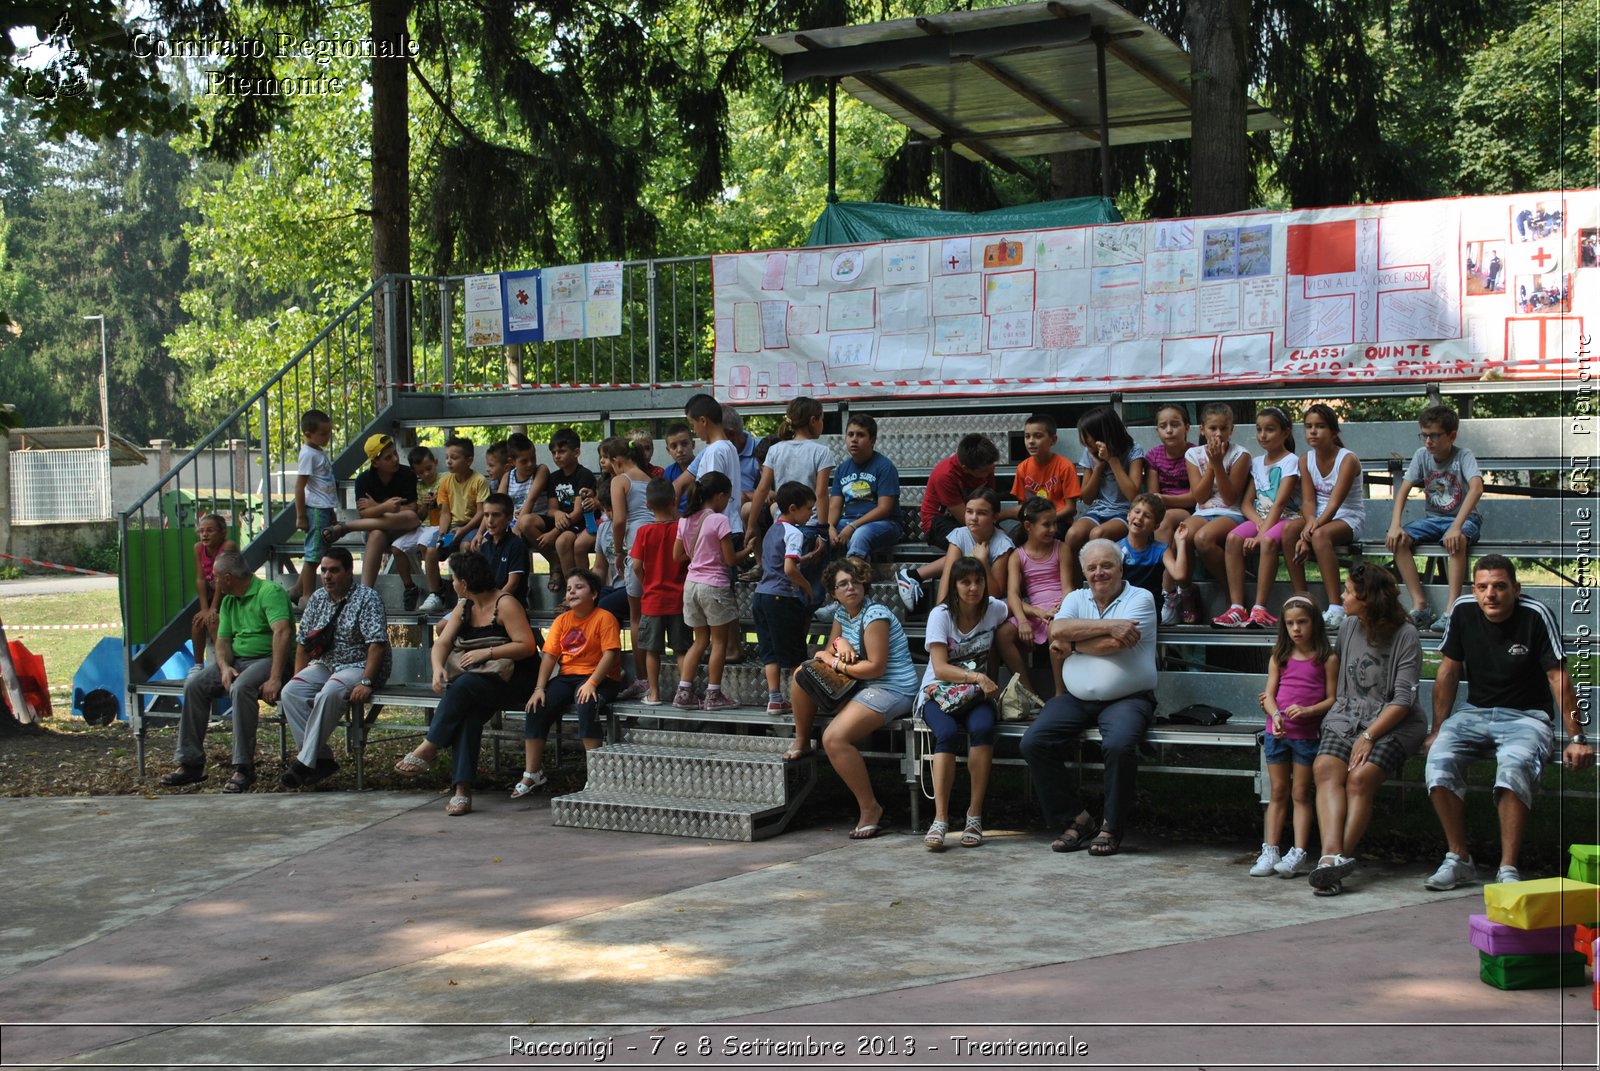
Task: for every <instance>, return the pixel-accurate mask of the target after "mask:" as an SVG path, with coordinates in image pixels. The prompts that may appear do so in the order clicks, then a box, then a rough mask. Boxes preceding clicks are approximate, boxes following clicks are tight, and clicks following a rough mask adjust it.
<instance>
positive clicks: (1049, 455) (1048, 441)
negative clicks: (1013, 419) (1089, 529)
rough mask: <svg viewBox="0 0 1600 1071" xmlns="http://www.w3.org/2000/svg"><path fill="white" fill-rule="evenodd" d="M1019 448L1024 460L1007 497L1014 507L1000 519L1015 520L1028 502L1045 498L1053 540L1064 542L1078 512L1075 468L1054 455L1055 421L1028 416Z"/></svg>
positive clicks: (1018, 466)
mask: <svg viewBox="0 0 1600 1071" xmlns="http://www.w3.org/2000/svg"><path fill="white" fill-rule="evenodd" d="M1022 445H1023V446H1025V447H1027V450H1028V456H1027V457H1025V458H1023V459H1022V461H1021V462H1019V463H1018V464H1017V474H1016V476H1015V477H1013V478H1012V480H1011V497H1012V498H1014V499H1016V500H1017V504H1016V505H1015V506H1007V507H1006V508H1005V509H1004V510H1002V511H1001V512H1000V519H1001V520H1003V521H1005V520H1017V519H1019V518H1020V517H1021V516H1022V505H1023V503H1024V502H1026V501H1028V499H1030V498H1032V497H1034V496H1036V495H1037V496H1039V497H1040V498H1048V499H1049V500H1050V504H1051V505H1053V506H1055V508H1056V538H1057V539H1065V538H1066V537H1067V529H1068V528H1071V527H1072V517H1073V514H1074V513H1076V512H1077V510H1078V494H1079V489H1078V466H1076V465H1074V464H1073V463H1072V462H1070V461H1068V460H1067V459H1066V458H1064V457H1062V456H1061V455H1060V454H1058V453H1056V422H1055V418H1054V417H1051V416H1050V415H1048V414H1046V413H1035V414H1033V415H1032V416H1030V417H1029V418H1028V419H1027V420H1026V421H1024V422H1023V425H1022Z"/></svg>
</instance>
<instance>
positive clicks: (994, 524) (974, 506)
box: [934, 487, 1017, 602]
mask: <svg viewBox="0 0 1600 1071" xmlns="http://www.w3.org/2000/svg"><path fill="white" fill-rule="evenodd" d="M965 512H966V522H967V523H966V524H964V525H963V526H961V527H960V528H955V529H952V530H951V532H950V535H949V537H948V546H946V547H945V552H944V559H943V560H942V561H941V562H940V563H939V594H938V595H937V596H936V597H935V599H934V601H935V602H944V597H945V595H947V594H948V593H949V588H950V568H951V566H953V565H955V562H956V559H957V558H960V557H962V556H963V555H967V556H969V557H973V558H977V559H978V560H979V561H981V562H982V563H983V564H984V567H985V568H986V569H988V570H989V590H990V592H992V593H994V595H995V597H996V598H1004V597H1005V593H1006V578H1007V573H1006V561H1007V559H1008V558H1009V556H1010V555H1011V553H1012V552H1013V551H1015V550H1016V549H1017V545H1016V544H1015V543H1014V542H1012V540H1011V537H1010V536H1008V535H1006V533H1005V532H1003V531H1001V529H1000V525H999V523H998V522H999V519H1000V495H999V494H998V493H996V491H995V490H994V488H992V487H978V488H974V489H973V490H971V491H968V492H967V508H966V511H965Z"/></svg>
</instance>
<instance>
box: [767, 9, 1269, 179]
mask: <svg viewBox="0 0 1600 1071" xmlns="http://www.w3.org/2000/svg"><path fill="white" fill-rule="evenodd" d="M760 40H761V43H762V44H763V45H765V46H766V47H767V48H768V49H770V50H771V51H772V52H774V53H775V54H777V56H778V57H779V61H780V63H781V64H782V68H783V77H784V81H785V82H791V83H792V82H798V81H804V80H809V79H816V78H825V79H827V80H828V91H829V92H828V199H829V201H836V200H838V196H837V193H836V181H835V176H836V173H837V156H836V149H835V145H836V135H835V124H836V118H835V117H836V104H835V98H836V93H837V89H838V87H839V86H841V85H842V86H843V87H844V89H845V91H846V92H847V93H849V94H851V95H852V96H854V97H855V98H856V99H858V100H860V101H862V102H863V103H865V104H868V105H870V106H871V107H873V108H876V109H877V110H878V111H881V112H883V113H884V114H886V115H888V116H890V117H892V118H894V119H896V120H898V121H900V122H901V123H904V124H905V125H906V126H907V127H909V128H910V129H912V130H915V131H917V132H918V133H920V134H922V135H924V136H925V137H927V138H928V139H929V140H930V141H933V142H934V143H936V144H938V145H941V146H942V147H943V148H944V150H945V153H946V154H947V157H948V154H950V153H960V154H961V155H962V156H965V157H967V158H968V159H970V160H974V161H977V160H982V161H985V162H987V163H990V164H993V165H994V166H996V167H999V168H1002V169H1004V170H1007V171H1012V172H1018V171H1020V170H1021V168H1020V167H1019V166H1018V164H1017V161H1018V160H1019V159H1023V158H1026V157H1030V156H1041V155H1048V154H1053V153H1058V152H1073V151H1077V150H1081V149H1093V148H1097V149H1099V150H1100V175H1101V191H1102V193H1103V194H1104V195H1105V196H1108V197H1109V196H1110V194H1111V191H1110V149H1111V146H1113V145H1133V144H1139V143H1143V142H1150V141H1174V140H1183V139H1186V138H1188V137H1190V136H1191V119H1192V112H1191V109H1192V103H1193V102H1192V98H1191V96H1190V92H1189V85H1190V70H1189V66H1190V65H1189V54H1188V53H1187V52H1185V51H1184V50H1183V48H1182V47H1181V46H1179V45H1178V43H1177V42H1175V41H1173V40H1172V39H1171V38H1168V37H1166V36H1165V35H1163V34H1161V33H1160V32H1158V31H1157V30H1156V29H1155V28H1154V27H1153V26H1151V25H1150V24H1149V23H1146V22H1144V21H1143V20H1141V19H1138V18H1135V17H1134V16H1133V15H1131V14H1129V13H1128V12H1127V11H1125V10H1123V9H1122V8H1121V7H1118V6H1117V5H1116V4H1114V3H1112V2H1111V0H1046V2H1043V3H1026V4H1013V5H1009V6H1006V7H995V8H985V9H982V10H978V11H959V12H951V13H948V14H942V15H927V16H922V17H920V18H911V19H896V20H893V21H890V22H878V23H871V24H867V25H862V26H838V27H832V28H828V29H820V30H806V31H803V32H800V33H790V34H777V35H774V36H770V37H763V38H761V39H760ZM1090 48H1092V49H1093V50H1094V51H1093V58H1092V60H1091V59H1090V57H1089V56H1088V55H1087V50H1088V49H1090ZM1247 108H1248V113H1247V126H1248V129H1250V130H1251V131H1257V130H1272V129H1277V128H1280V127H1282V125H1283V123H1282V121H1281V120H1279V119H1278V117H1277V116H1275V115H1273V114H1272V113H1271V112H1270V111H1268V110H1267V109H1266V108H1264V107H1262V106H1261V105H1259V104H1257V103H1256V102H1254V101H1250V102H1249V104H1248V105H1247Z"/></svg>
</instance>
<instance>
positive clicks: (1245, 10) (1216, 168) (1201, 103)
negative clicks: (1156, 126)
mask: <svg viewBox="0 0 1600 1071" xmlns="http://www.w3.org/2000/svg"><path fill="white" fill-rule="evenodd" d="M1184 29H1185V34H1186V36H1187V37H1188V39H1189V70H1190V74H1191V79H1192V82H1193V86H1192V101H1191V105H1192V110H1193V116H1194V118H1193V124H1192V128H1191V129H1192V136H1191V138H1190V141H1189V151H1190V157H1189V159H1190V176H1191V182H1192V184H1193V188H1194V214H1195V215H1197V216H1206V215H1212V214H1215V213H1219V212H1237V211H1239V210H1241V209H1245V208H1249V207H1250V190H1251V188H1252V186H1253V185H1254V184H1253V183H1252V182H1251V181H1250V164H1249V157H1248V152H1247V145H1248V142H1247V133H1248V131H1247V129H1246V125H1245V107H1246V105H1245V100H1246V97H1245V81H1246V78H1245V75H1246V65H1247V63H1248V60H1249V53H1248V36H1247V35H1248V32H1249V29H1250V2H1249V0H1192V2H1191V3H1190V4H1189V13H1188V17H1187V18H1186V19H1185V26H1184Z"/></svg>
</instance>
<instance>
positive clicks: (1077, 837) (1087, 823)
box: [1050, 812, 1095, 852]
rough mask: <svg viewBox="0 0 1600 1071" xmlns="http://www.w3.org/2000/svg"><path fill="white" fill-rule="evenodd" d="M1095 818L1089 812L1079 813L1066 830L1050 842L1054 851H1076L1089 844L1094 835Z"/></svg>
mask: <svg viewBox="0 0 1600 1071" xmlns="http://www.w3.org/2000/svg"><path fill="white" fill-rule="evenodd" d="M1094 834H1095V829H1094V819H1092V818H1090V817H1089V815H1088V813H1087V812H1085V813H1083V814H1080V815H1078V817H1076V818H1074V819H1073V820H1072V824H1071V825H1070V826H1068V827H1067V828H1066V830H1065V831H1064V832H1063V833H1062V834H1061V836H1059V837H1057V838H1056V839H1055V840H1053V841H1051V842H1050V850H1051V851H1053V852H1076V851H1080V850H1082V849H1084V848H1087V847H1088V846H1089V838H1090V837H1092V836H1094Z"/></svg>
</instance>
